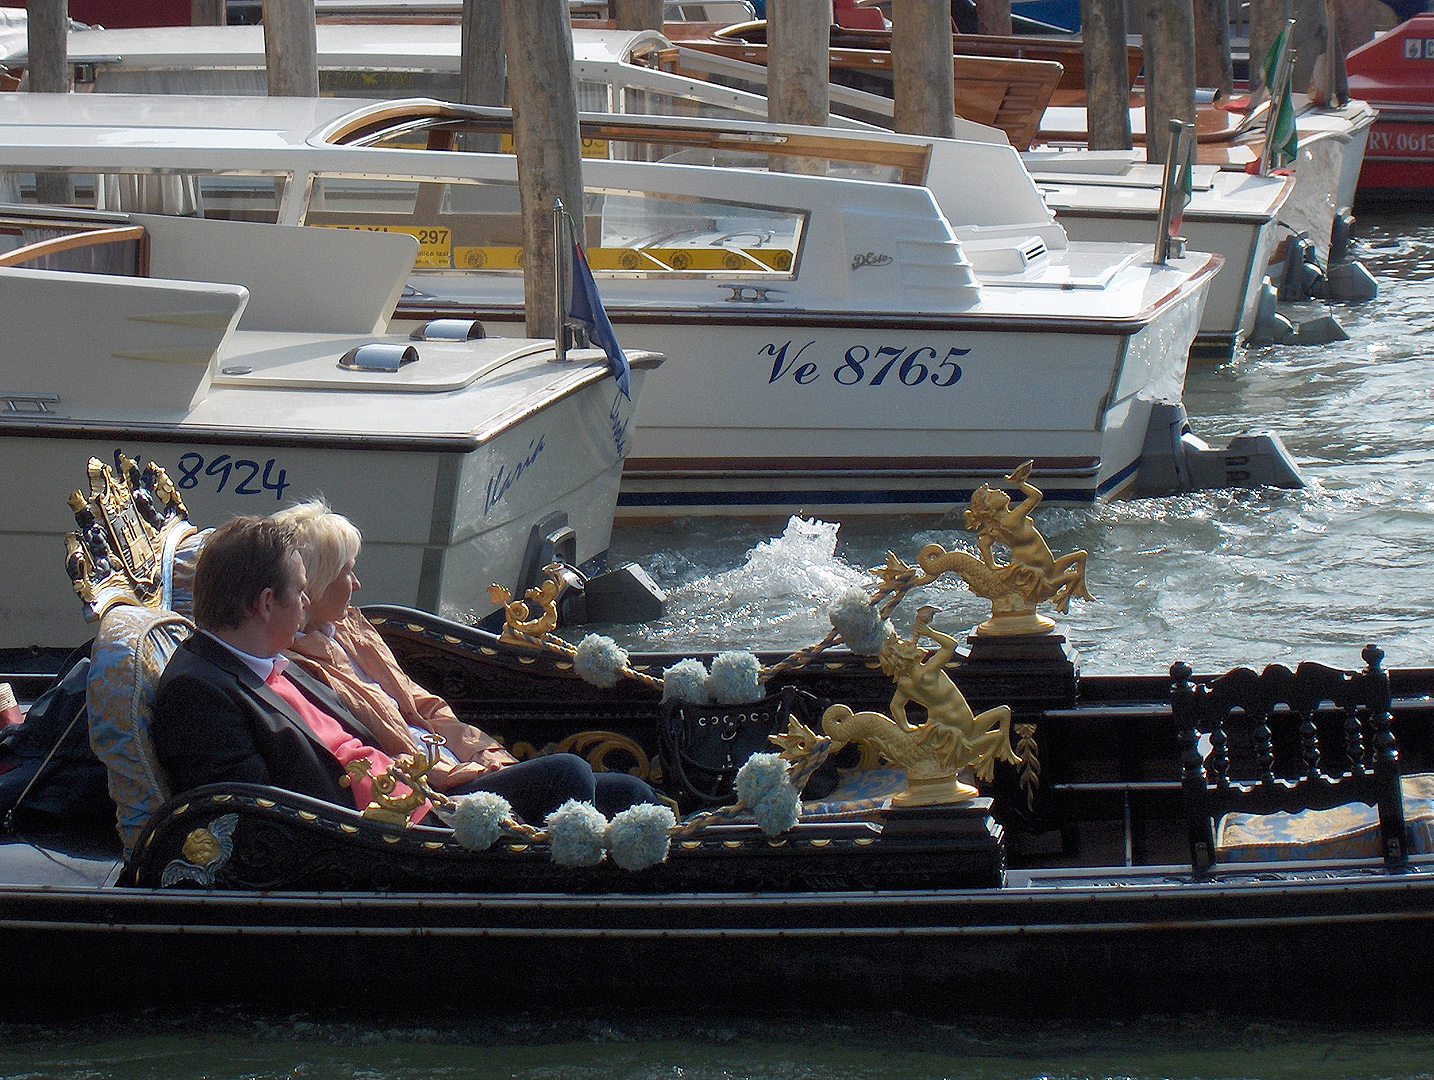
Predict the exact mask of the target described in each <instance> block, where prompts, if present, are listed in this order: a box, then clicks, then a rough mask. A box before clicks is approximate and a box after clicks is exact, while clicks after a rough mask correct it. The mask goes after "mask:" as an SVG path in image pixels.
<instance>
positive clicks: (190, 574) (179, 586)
mask: <svg viewBox="0 0 1434 1080" xmlns="http://www.w3.org/2000/svg"><path fill="white" fill-rule="evenodd" d="M213 531H214V530H213V529H198V530H191V531H190V532H188V533H185V534H183V535H181V536H179V539H178V542H177V543H175V544H174V545H173V551H166V552H165V553H164V559H163V567H164V571H163V572H164V579H163V590H164V591H163V593H162V595H163V598H164V606H165V607H167V608H169V610H170V611H173V612H175V613H177V614H179V615H183V616H185V617H186V618H193V617H194V565H195V563H197V562H198V561H199V549H200V547H202V546H203V544H204V541H205V540H207V539H209V534H210V533H212V532H213Z"/></svg>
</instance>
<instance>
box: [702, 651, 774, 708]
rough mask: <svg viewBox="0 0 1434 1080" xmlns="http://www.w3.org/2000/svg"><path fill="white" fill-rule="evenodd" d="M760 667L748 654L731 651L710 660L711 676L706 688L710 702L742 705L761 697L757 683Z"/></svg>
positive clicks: (753, 657)
mask: <svg viewBox="0 0 1434 1080" xmlns="http://www.w3.org/2000/svg"><path fill="white" fill-rule="evenodd" d="M760 671H761V665H760V664H758V663H757V658H756V657H755V656H753V655H752V654H751V653H749V652H743V651H740V650H737V649H733V650H731V651H729V652H721V653H718V654H717V655H716V656H714V657H713V658H712V674H711V676H710V677H709V678H708V680H707V686H708V688H709V690H710V691H711V694H712V700H713V701H715V702H717V704H719V705H743V704H745V703H747V702H749V701H756V700H758V699H759V698H760V697H761V696H762V691H761V688H760V686H759V685H758V683H757V675H758V674H759V672H760Z"/></svg>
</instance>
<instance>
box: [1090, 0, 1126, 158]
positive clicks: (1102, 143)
mask: <svg viewBox="0 0 1434 1080" xmlns="http://www.w3.org/2000/svg"><path fill="white" fill-rule="evenodd" d="M1080 26H1081V39H1082V41H1083V43H1084V45H1083V47H1084V50H1085V102H1086V108H1085V112H1086V140H1087V143H1088V145H1089V146H1090V148H1091V149H1092V150H1129V149H1130V147H1131V137H1130V68H1129V66H1128V64H1127V62H1126V52H1125V49H1126V46H1125V0H1081V4H1080Z"/></svg>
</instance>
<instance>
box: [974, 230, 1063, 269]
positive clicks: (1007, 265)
mask: <svg viewBox="0 0 1434 1080" xmlns="http://www.w3.org/2000/svg"><path fill="white" fill-rule="evenodd" d="M961 246H962V247H963V248H964V249H965V251H966V257H967V258H968V259H970V260H971V265H972V266H973V267H975V269H976V273H978V274H1019V273H1022V272H1024V271H1026V270H1029V269H1030V268H1031V267H1032V266H1034V265H1035V264H1036V263H1039V262H1043V261H1045V259H1046V242H1045V241H1044V240H1042V239H1041V238H1040V237H1039V236H1022V237H1017V238H1014V239H1011V238H999V239H998V238H994V237H993V238H991V239H988V240H979V239H978V240H963V241H962V242H961Z"/></svg>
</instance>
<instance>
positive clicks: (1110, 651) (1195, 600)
mask: <svg viewBox="0 0 1434 1080" xmlns="http://www.w3.org/2000/svg"><path fill="white" fill-rule="evenodd" d="M1359 235H1360V242H1359V252H1358V254H1359V257H1360V260H1361V262H1363V263H1364V264H1365V265H1366V266H1367V267H1368V268H1369V269H1370V270H1371V271H1372V272H1374V273H1375V275H1376V276H1377V278H1378V279H1379V287H1380V292H1379V297H1378V298H1377V299H1376V300H1374V301H1371V302H1369V303H1365V304H1360V305H1331V306H1329V307H1325V306H1324V305H1310V306H1308V307H1306V308H1304V309H1302V310H1300V311H1297V312H1295V313H1294V314H1295V315H1296V317H1298V318H1313V317H1316V316H1318V315H1321V314H1324V313H1326V312H1328V313H1332V314H1333V315H1334V316H1335V317H1336V318H1337V320H1338V321H1339V323H1340V324H1341V325H1342V326H1343V328H1344V329H1345V331H1346V332H1347V333H1348V335H1349V339H1348V340H1347V341H1340V342H1335V343H1332V344H1329V345H1324V346H1319V347H1313V346H1304V347H1295V346H1270V347H1265V348H1259V349H1251V350H1245V351H1241V352H1240V353H1238V354H1237V355H1236V357H1235V358H1234V359H1233V360H1231V361H1229V362H1226V363H1210V362H1203V363H1202V362H1199V361H1195V362H1192V367H1191V370H1190V373H1189V376H1188V378H1187V383H1186V393H1185V403H1186V408H1187V411H1188V412H1189V415H1190V420H1191V426H1192V428H1193V429H1194V431H1195V432H1196V434H1198V435H1199V436H1201V437H1202V438H1204V439H1205V440H1206V441H1208V442H1210V443H1212V444H1219V443H1223V442H1224V441H1226V440H1227V439H1228V438H1229V437H1230V436H1231V435H1233V434H1237V433H1239V432H1242V431H1273V432H1275V433H1277V434H1279V435H1280V436H1281V437H1282V438H1283V440H1284V442H1285V445H1286V446H1287V447H1288V449H1289V450H1290V452H1291V453H1292V454H1293V456H1294V457H1295V459H1296V461H1297V463H1298V464H1299V466H1300V468H1301V469H1302V471H1303V472H1304V474H1305V476H1306V478H1307V480H1308V486H1307V487H1305V488H1304V489H1303V490H1299V491H1276V490H1265V491H1253V490H1241V491H1228V490H1227V491H1215V492H1201V493H1197V494H1192V495H1187V496H1182V497H1178V498H1167V499H1150V500H1139V501H1130V502H1117V503H1111V504H1108V505H1105V506H1102V507H1098V508H1095V509H1090V510H1073V511H1072V510H1061V509H1044V508H1042V509H1040V510H1038V511H1037V513H1036V523H1037V525H1038V527H1039V528H1040V530H1041V531H1042V533H1043V534H1044V535H1045V536H1046V538H1047V540H1048V541H1049V542H1050V546H1051V549H1052V551H1054V552H1055V553H1056V554H1063V553H1065V552H1068V551H1072V550H1075V549H1085V550H1086V551H1088V552H1089V553H1090V558H1089V561H1088V564H1087V573H1088V577H1089V582H1090V588H1091V592H1092V594H1093V595H1094V596H1095V600H1094V602H1091V603H1082V602H1080V601H1074V602H1073V603H1072V605H1071V610H1070V613H1069V615H1068V616H1067V617H1066V618H1065V619H1064V623H1065V626H1066V630H1067V634H1068V637H1069V640H1070V641H1071V642H1072V643H1073V644H1075V645H1076V647H1077V648H1078V649H1079V651H1080V654H1081V657H1082V670H1083V671H1084V672H1086V673H1091V674H1106V673H1127V672H1155V671H1163V670H1166V669H1168V667H1169V665H1170V664H1171V663H1172V662H1173V661H1175V660H1177V659H1181V658H1188V659H1191V660H1192V662H1194V663H1195V664H1196V667H1197V670H1201V671H1214V670H1217V669H1221V668H1228V667H1231V666H1233V665H1235V664H1240V663H1243V664H1257V665H1263V664H1265V663H1272V662H1286V663H1288V662H1290V661H1292V660H1293V661H1300V660H1317V661H1320V662H1323V663H1327V664H1330V665H1333V666H1338V667H1347V668H1349V667H1358V666H1360V659H1359V651H1360V649H1361V648H1362V647H1363V645H1364V644H1365V643H1366V642H1371V641H1372V642H1376V643H1378V644H1379V645H1380V646H1382V647H1383V648H1384V650H1385V653H1386V656H1387V661H1386V662H1387V664H1388V665H1389V666H1390V667H1417V666H1424V665H1429V664H1431V663H1434V434H1431V433H1432V432H1434V407H1431V405H1434V291H1431V287H1430V279H1431V278H1434V216H1427V217H1415V216H1397V217H1378V218H1374V217H1371V218H1368V219H1364V218H1362V219H1361V221H1360V225H1359ZM932 541H935V542H938V543H941V544H943V545H944V546H945V547H946V548H947V549H948V550H949V549H951V548H953V547H955V546H956V545H958V544H961V545H965V546H967V547H968V548H970V549H971V550H974V543H973V542H972V534H970V533H969V532H967V531H966V529H965V527H964V524H963V522H962V519H961V515H960V513H959V512H958V513H954V514H951V515H949V516H948V517H946V518H945V519H943V520H941V521H938V522H933V521H932V520H930V519H916V518H912V519H906V520H903V519H900V518H897V519H890V518H888V519H882V520H880V521H877V522H874V523H848V524H843V525H842V526H841V527H840V528H837V527H836V526H835V525H833V524H830V523H822V522H810V521H805V520H800V519H798V520H794V521H792V522H790V523H787V522H782V521H778V522H759V523H753V522H744V523H740V524H738V525H736V526H734V525H733V524H732V523H731V522H723V521H717V520H700V519H699V520H692V519H689V520H685V521H680V522H674V523H671V524H667V525H661V526H644V527H640V528H639V527H632V528H623V529H619V531H618V533H617V535H616V537H615V538H614V552H615V553H616V554H617V555H619V556H620V557H625V558H631V559H634V560H637V561H639V562H641V563H642V564H643V565H644V566H646V567H647V568H648V569H649V571H651V572H652V573H653V574H654V576H655V577H656V578H657V579H658V581H659V583H660V584H662V585H663V586H664V587H665V588H666V589H667V590H668V592H669V594H670V597H669V600H670V602H669V604H668V614H667V617H666V618H665V619H664V620H663V621H662V622H661V623H659V624H654V625H651V626H643V627H636V628H616V627H612V628H606V629H607V630H608V632H609V633H611V634H613V635H614V636H615V637H617V638H619V639H620V640H621V641H622V642H623V643H624V644H627V645H630V646H631V647H632V648H635V649H636V648H662V649H681V648H693V649H697V648H724V647H731V648H742V647H750V643H752V642H758V643H762V644H769V645H772V646H774V647H780V648H787V647H790V648H799V647H801V646H803V645H807V644H810V643H811V642H814V641H817V640H819V639H820V638H821V637H822V636H823V635H824V634H825V633H826V632H827V631H828V630H829V629H830V623H829V622H828V620H827V617H826V614H825V611H826V606H827V604H828V603H829V602H830V600H831V599H832V598H833V597H834V596H835V595H836V594H837V593H839V592H840V590H841V588H843V587H846V586H849V585H851V584H861V583H864V582H867V581H869V580H870V578H869V576H868V575H867V574H866V573H865V570H866V568H868V567H871V566H875V565H878V564H880V563H883V562H884V561H885V557H886V552H887V551H888V550H892V551H894V552H895V553H896V554H897V555H899V556H902V557H903V558H905V559H906V561H907V562H909V563H914V562H915V555H916V552H917V551H919V550H920V548H921V546H922V545H923V544H926V543H929V542H932ZM948 576H950V575H948ZM921 603H931V604H933V605H934V606H936V607H937V608H938V609H939V610H940V615H939V616H938V617H937V620H936V625H937V626H938V627H939V628H943V629H946V630H947V631H948V632H956V631H960V630H964V629H967V628H969V627H971V626H973V625H975V624H976V623H978V622H980V621H981V620H982V619H984V618H986V617H988V616H989V615H990V604H989V602H988V601H985V600H982V599H980V598H979V597H976V596H974V595H973V594H971V593H970V592H969V591H967V590H966V588H965V586H964V585H963V584H962V583H961V582H960V581H959V580H954V581H953V582H951V583H947V582H945V581H944V580H943V581H940V582H937V583H936V584H935V585H933V586H931V587H930V588H929V589H927V590H924V591H922V592H920V593H914V594H912V596H911V597H910V598H909V599H908V600H907V601H906V602H905V604H904V605H903V608H904V609H905V619H906V623H905V627H909V624H910V619H911V617H912V615H913V614H914V611H915V608H916V606H917V604H921ZM900 610H901V609H898V611H900ZM897 622H898V625H901V619H900V618H898V619H897Z"/></svg>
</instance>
